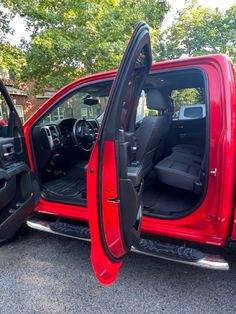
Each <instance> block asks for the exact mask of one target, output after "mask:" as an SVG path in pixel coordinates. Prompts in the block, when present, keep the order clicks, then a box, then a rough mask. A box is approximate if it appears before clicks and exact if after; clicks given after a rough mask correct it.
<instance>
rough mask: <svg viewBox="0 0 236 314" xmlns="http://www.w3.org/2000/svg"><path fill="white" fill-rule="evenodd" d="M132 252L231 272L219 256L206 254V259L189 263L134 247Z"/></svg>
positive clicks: (226, 263)
mask: <svg viewBox="0 0 236 314" xmlns="http://www.w3.org/2000/svg"><path fill="white" fill-rule="evenodd" d="M131 252H134V253H137V254H143V255H147V256H152V257H156V258H161V259H164V260H168V261H172V262H177V263H181V264H186V265H191V266H196V267H201V268H207V269H214V270H224V271H225V270H229V264H228V262H226V260H225V259H224V258H223V257H221V256H217V255H210V254H205V257H203V258H201V259H199V260H196V261H192V262H191V261H188V260H180V259H175V258H174V257H173V258H172V257H167V256H164V255H161V254H160V255H158V254H152V253H148V252H144V251H141V250H138V249H136V248H135V247H133V246H132V248H131Z"/></svg>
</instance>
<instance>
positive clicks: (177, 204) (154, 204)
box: [143, 173, 199, 214]
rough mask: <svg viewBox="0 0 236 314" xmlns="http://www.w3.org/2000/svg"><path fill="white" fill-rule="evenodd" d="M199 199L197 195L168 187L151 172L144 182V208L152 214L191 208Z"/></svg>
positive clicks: (172, 212) (176, 211) (169, 212)
mask: <svg viewBox="0 0 236 314" xmlns="http://www.w3.org/2000/svg"><path fill="white" fill-rule="evenodd" d="M198 200H199V195H196V194H194V193H192V192H189V191H184V190H181V189H177V188H174V187H170V186H167V185H164V184H161V183H160V182H158V180H157V178H156V176H155V173H151V175H149V176H148V178H147V179H146V180H145V183H144V193H143V205H144V210H145V211H146V212H148V213H153V214H158V213H159V214H174V213H179V212H184V211H187V210H189V209H191V208H192V207H193V206H194V205H195V204H196V203H197V202H198Z"/></svg>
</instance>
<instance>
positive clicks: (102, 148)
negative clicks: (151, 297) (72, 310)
mask: <svg viewBox="0 0 236 314" xmlns="http://www.w3.org/2000/svg"><path fill="white" fill-rule="evenodd" d="M151 63H152V57H151V48H150V37H149V29H148V26H147V25H146V24H145V23H144V22H141V23H140V24H139V25H138V26H137V28H136V29H135V31H134V33H133V35H132V37H131V40H130V42H129V44H128V46H127V48H126V51H125V54H124V57H123V60H122V62H121V64H120V67H119V70H118V73H117V76H116V79H115V81H114V83H113V85H112V89H111V93H110V95H109V99H108V102H107V108H106V111H105V114H104V118H103V122H102V125H101V129H100V133H99V136H98V141H97V143H96V146H95V148H94V152H93V154H92V157H91V160H90V164H89V171H88V174H89V175H88V189H90V190H91V186H90V182H92V176H94V175H95V171H93V170H94V169H96V166H95V167H94V168H92V166H91V165H92V163H93V162H94V163H95V164H96V162H97V166H98V169H97V171H98V173H97V174H96V175H97V177H96V180H95V181H96V185H95V186H94V188H95V189H96V191H97V196H95V197H97V199H98V204H97V206H94V204H93V205H92V203H91V201H90V200H89V199H90V198H91V197H92V195H91V193H89V194H90V195H89V196H88V205H89V206H88V207H89V223H90V233H91V239H92V248H91V260H92V264H93V268H94V271H95V273H96V276H97V278H98V280H99V281H100V282H102V283H103V284H111V283H113V282H114V280H115V278H116V276H117V274H118V271H119V268H120V266H121V261H122V259H123V257H124V256H125V255H126V254H127V253H128V252H129V250H130V248H131V246H135V245H136V244H137V243H138V241H139V237H140V226H141V219H142V203H141V195H142V187H143V175H142V165H141V164H139V163H137V161H136V159H135V157H136V156H135V154H134V151H135V136H134V131H135V122H136V111H137V105H138V100H139V97H140V93H141V91H142V87H143V83H144V80H145V78H146V76H147V75H148V72H149V69H150V67H151ZM95 152H96V153H95ZM95 154H97V156H96V155H95ZM93 158H94V159H93ZM96 158H97V161H95V160H96ZM93 180H94V179H93Z"/></svg>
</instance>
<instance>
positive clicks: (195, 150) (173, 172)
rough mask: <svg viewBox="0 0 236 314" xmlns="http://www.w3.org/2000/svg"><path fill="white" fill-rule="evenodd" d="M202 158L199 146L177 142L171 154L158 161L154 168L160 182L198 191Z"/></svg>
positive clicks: (199, 189)
mask: <svg viewBox="0 0 236 314" xmlns="http://www.w3.org/2000/svg"><path fill="white" fill-rule="evenodd" d="M203 160H204V158H203V150H202V149H201V148H199V147H197V146H194V145H186V144H183V145H181V144H179V145H176V146H174V147H173V148H172V154H170V155H169V156H167V157H166V158H164V159H162V160H161V161H160V162H158V163H157V164H156V166H155V168H154V169H155V171H156V173H157V176H158V178H159V180H160V181H161V182H162V183H164V184H167V185H170V186H174V187H177V188H180V189H183V190H187V191H194V192H196V193H200V191H201V186H202V184H201V181H200V175H201V169H202V167H203V162H204V161H203Z"/></svg>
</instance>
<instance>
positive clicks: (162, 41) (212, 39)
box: [156, 0, 236, 62]
mask: <svg viewBox="0 0 236 314" xmlns="http://www.w3.org/2000/svg"><path fill="white" fill-rule="evenodd" d="M235 34H236V5H233V6H231V7H230V8H229V9H228V10H227V11H226V12H221V11H219V10H218V9H214V10H212V9H210V8H207V7H205V6H203V5H199V3H198V1H197V0H192V1H191V3H190V4H189V1H186V6H185V8H183V9H181V10H179V11H178V12H177V14H176V16H175V17H174V22H173V24H172V26H170V27H169V28H167V29H166V30H164V31H163V32H162V34H161V36H160V37H159V41H158V44H159V47H157V46H156V49H157V50H158V54H157V55H156V59H161V60H166V59H175V58H180V57H182V56H188V57H191V56H198V55H207V54H215V53H226V54H228V55H229V56H231V58H232V59H233V61H234V62H236V51H235V41H236V39H235V38H236V36H235Z"/></svg>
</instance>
